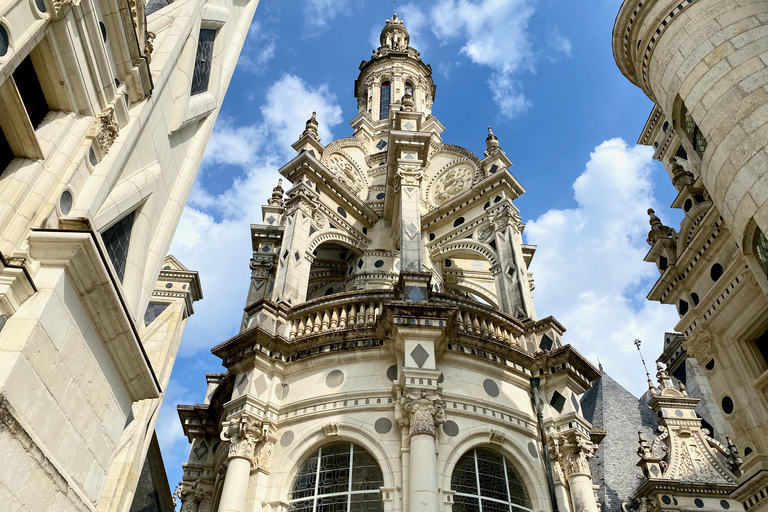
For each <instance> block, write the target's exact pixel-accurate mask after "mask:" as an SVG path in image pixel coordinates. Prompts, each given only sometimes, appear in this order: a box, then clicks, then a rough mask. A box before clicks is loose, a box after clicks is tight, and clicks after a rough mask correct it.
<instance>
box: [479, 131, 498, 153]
mask: <svg viewBox="0 0 768 512" xmlns="http://www.w3.org/2000/svg"><path fill="white" fill-rule="evenodd" d="M485 145H486V148H487V149H486V150H485V153H483V154H484V155H485V156H490V155H491V154H493V153H495V152H496V151H499V150H500V149H501V148H500V147H499V138H498V137H497V136H495V135H494V134H493V130H492V129H491V127H490V126H489V127H488V137H486V138H485Z"/></svg>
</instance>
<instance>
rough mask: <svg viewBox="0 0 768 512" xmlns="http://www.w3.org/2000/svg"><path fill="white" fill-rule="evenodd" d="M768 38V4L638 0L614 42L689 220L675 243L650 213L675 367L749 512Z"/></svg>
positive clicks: (763, 306) (767, 406)
mask: <svg viewBox="0 0 768 512" xmlns="http://www.w3.org/2000/svg"><path fill="white" fill-rule="evenodd" d="M766 29H768V6H766V3H765V2H764V1H747V0H686V1H685V2H682V3H679V2H669V1H661V0H659V1H657V0H651V1H642V2H640V1H630V0H627V1H625V2H624V4H623V5H622V7H621V9H620V11H619V14H618V16H617V18H616V24H615V26H614V31H613V52H614V57H615V59H616V63H617V64H618V66H619V69H620V70H621V71H622V73H623V74H624V75H625V76H626V77H627V78H628V79H629V80H630V81H631V82H632V83H634V84H635V85H637V86H638V87H640V88H641V89H642V90H643V92H645V94H646V95H647V96H648V97H649V98H650V99H651V100H653V101H654V102H655V106H654V108H653V110H652V112H651V115H650V117H649V118H648V121H647V123H646V125H645V127H644V128H643V132H642V135H641V137H640V141H639V142H640V143H641V144H647V145H652V146H653V147H654V148H655V150H656V151H655V155H654V156H655V158H657V159H659V160H661V161H662V162H663V164H664V166H665V168H666V169H667V172H668V173H669V176H670V179H671V181H672V183H673V185H674V187H675V189H676V190H677V192H678V196H677V198H676V199H675V201H674V202H673V204H672V207H673V208H680V209H682V210H683V212H684V213H685V217H684V219H683V221H682V223H681V225H680V228H679V230H675V229H672V228H670V227H667V226H664V225H663V224H662V223H661V221H660V220H659V219H658V217H656V215H655V213H654V212H653V211H652V210H650V211H649V214H650V216H651V219H650V223H651V231H650V232H649V235H648V243H649V245H650V246H651V250H650V251H649V253H648V255H647V256H646V261H649V262H653V263H655V264H656V265H657V267H658V269H659V272H660V278H659V280H658V282H657V283H656V284H655V285H654V287H653V288H652V289H651V291H650V293H649V294H648V298H649V299H650V300H657V301H660V302H662V303H665V304H674V305H675V306H676V307H677V309H678V312H679V313H680V322H679V323H678V324H677V325H676V326H674V328H675V331H677V332H679V333H680V335H681V336H682V338H681V339H680V340H679V344H680V346H679V347H678V348H677V349H675V350H674V351H671V352H668V351H667V350H665V354H664V355H663V356H662V358H663V359H664V360H665V361H666V362H668V363H669V364H670V365H671V367H670V370H671V371H673V372H677V371H678V370H679V369H680V365H682V364H685V370H684V371H682V373H681V374H680V376H683V375H692V376H693V379H692V381H691V388H692V391H693V392H695V393H696V394H697V396H700V397H701V398H702V399H705V400H704V401H703V404H705V405H703V406H702V408H700V409H699V414H700V416H701V417H703V418H705V419H706V421H708V422H709V423H710V424H711V426H712V427H713V428H714V430H715V435H718V436H719V438H720V439H722V437H723V434H726V435H730V434H731V433H732V434H733V441H734V443H735V445H736V446H737V447H738V449H739V450H740V451H741V453H742V454H743V457H744V464H743V466H742V467H741V474H740V475H739V477H738V482H739V486H738V487H737V488H736V489H735V490H734V491H733V493H732V495H731V496H732V497H733V498H734V499H737V500H739V501H741V502H742V503H743V504H744V506H745V507H746V508H747V509H748V510H768V500H766V496H768V446H767V445H766V440H768V334H767V333H768V297H767V295H766V294H768V241H766V237H765V233H766V232H768V231H766V230H768V195H766V190H768V188H766V183H768V171H767V170H766V169H768V166H766V163H767V162H768V153H767V152H766V148H767V147H768V92H767V91H768V89H767V87H768V67H767V66H768V58H766V55H768V54H766V50H767V49H768V32H767V30H766ZM675 343H678V341H676V342H675ZM681 350H684V352H685V355H683V353H682V352H681ZM675 352H677V354H676V353H675ZM714 404H717V405H716V406H715V405H714ZM717 408H719V409H720V411H717V410H716V409H717Z"/></svg>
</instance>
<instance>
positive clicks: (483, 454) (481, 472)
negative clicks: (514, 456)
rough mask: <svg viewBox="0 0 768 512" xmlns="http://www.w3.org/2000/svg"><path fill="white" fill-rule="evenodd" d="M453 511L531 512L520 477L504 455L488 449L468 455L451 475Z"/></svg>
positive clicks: (480, 449)
mask: <svg viewBox="0 0 768 512" xmlns="http://www.w3.org/2000/svg"><path fill="white" fill-rule="evenodd" d="M451 487H452V488H453V490H454V491H456V495H455V498H454V504H453V510H454V512H502V511H503V512H520V511H525V512H532V511H531V499H530V498H529V497H528V491H527V490H526V488H525V484H524V483H523V481H522V479H521V478H520V475H519V474H518V472H517V470H516V469H515V468H514V466H512V464H511V463H510V462H509V461H508V460H507V459H506V458H505V457H504V456H503V455H501V454H499V453H496V452H494V451H492V450H489V449H487V448H476V449H474V450H472V451H470V452H467V453H465V454H464V455H463V456H462V457H461V459H459V462H458V463H457V464H456V467H455V468H454V470H453V475H452V476H451Z"/></svg>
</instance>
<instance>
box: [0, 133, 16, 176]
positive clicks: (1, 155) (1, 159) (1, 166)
mask: <svg viewBox="0 0 768 512" xmlns="http://www.w3.org/2000/svg"><path fill="white" fill-rule="evenodd" d="M14 158H16V155H14V154H13V150H11V146H9V145H8V140H7V139H6V138H5V133H3V130H2V129H0V173H1V172H3V171H4V170H5V168H6V167H8V164H10V163H11V160H13V159H14Z"/></svg>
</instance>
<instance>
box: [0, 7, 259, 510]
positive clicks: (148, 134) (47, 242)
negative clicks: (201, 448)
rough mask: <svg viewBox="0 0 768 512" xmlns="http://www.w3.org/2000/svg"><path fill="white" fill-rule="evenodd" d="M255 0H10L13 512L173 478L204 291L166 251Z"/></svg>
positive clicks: (7, 315) (102, 504)
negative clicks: (177, 397) (174, 413)
mask: <svg viewBox="0 0 768 512" xmlns="http://www.w3.org/2000/svg"><path fill="white" fill-rule="evenodd" d="M257 4H258V1H257V0H243V1H238V2H234V1H232V0H217V1H215V2H208V1H206V0H189V1H175V2H173V3H171V2H169V1H167V0H151V1H150V2H147V3H146V4H145V2H144V1H142V0H138V1H136V0H34V1H29V2H11V1H5V0H2V1H0V329H1V330H0V454H2V457H3V468H4V470H3V471H0V502H1V503H2V505H0V508H2V509H3V510H9V511H17V510H24V511H30V510H35V511H44V510H56V511H57V512H59V511H75V510H77V511H85V510H87V511H91V512H94V511H101V512H107V511H109V512H118V511H122V512H127V511H129V510H130V509H131V508H132V504H133V501H134V495H135V492H136V489H137V484H138V482H139V480H140V478H142V479H144V481H146V478H144V476H148V477H149V480H150V482H151V481H158V482H162V480H164V479H165V476H164V475H160V474H159V473H158V472H160V473H162V463H161V461H160V460H158V450H157V443H156V440H155V439H154V426H155V422H156V420H157V416H158V412H159V409H160V405H161V402H162V399H163V396H164V391H165V387H166V385H167V383H168V380H169V378H170V374H171V369H172V366H173V363H174V361H175V358H176V352H177V350H178V347H179V342H180V340H181V336H182V333H183V332H184V328H185V325H186V321H187V318H188V317H189V315H191V314H192V313H193V303H194V301H196V300H199V299H201V298H202V291H201V287H200V281H199V278H198V275H197V272H194V271H191V270H189V269H187V268H185V267H184V265H183V264H182V263H181V262H179V261H177V260H176V259H175V258H173V257H172V256H167V253H168V249H169V247H170V244H171V239H172V237H173V233H174V231H175V229H176V226H177V224H178V222H179V218H180V216H181V212H182V208H183V207H184V203H185V202H186V199H187V196H188V194H189V191H190V188H191V186H192V182H193V180H194V178H195V174H196V172H197V168H198V166H199V164H200V161H201V159H202V156H203V152H204V150H205V146H206V144H207V142H208V138H209V136H210V134H211V130H212V129H213V125H214V122H215V120H216V116H217V114H218V111H219V107H220V105H221V102H222V100H223V98H224V94H225V93H226V91H227V87H228V85H229V80H230V78H231V76H232V71H233V68H234V64H235V62H237V58H238V56H239V54H240V50H241V48H242V44H243V41H244V38H245V35H246V34H247V33H248V28H249V26H250V23H251V19H252V18H253V15H254V11H255V9H256V5H257ZM148 453H149V455H147V454H148ZM147 458H150V459H151V460H149V461H147V460H146V459H147ZM142 472H144V473H147V472H149V473H151V475H149V474H147V475H142ZM155 491H156V493H155V496H157V497H158V499H156V500H154V501H155V502H154V503H152V504H151V506H152V507H154V508H158V509H160V510H168V508H167V507H169V506H171V505H170V504H171V495H170V489H168V487H167V485H166V486H165V489H163V488H162V487H157V488H156V489H155ZM142 493H143V496H142V499H143V498H145V497H146V496H147V495H148V494H152V493H148V492H147V491H146V489H145V490H144V491H142ZM144 505H147V504H146V503H145V502H142V506H144ZM147 506H149V505H147Z"/></svg>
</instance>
